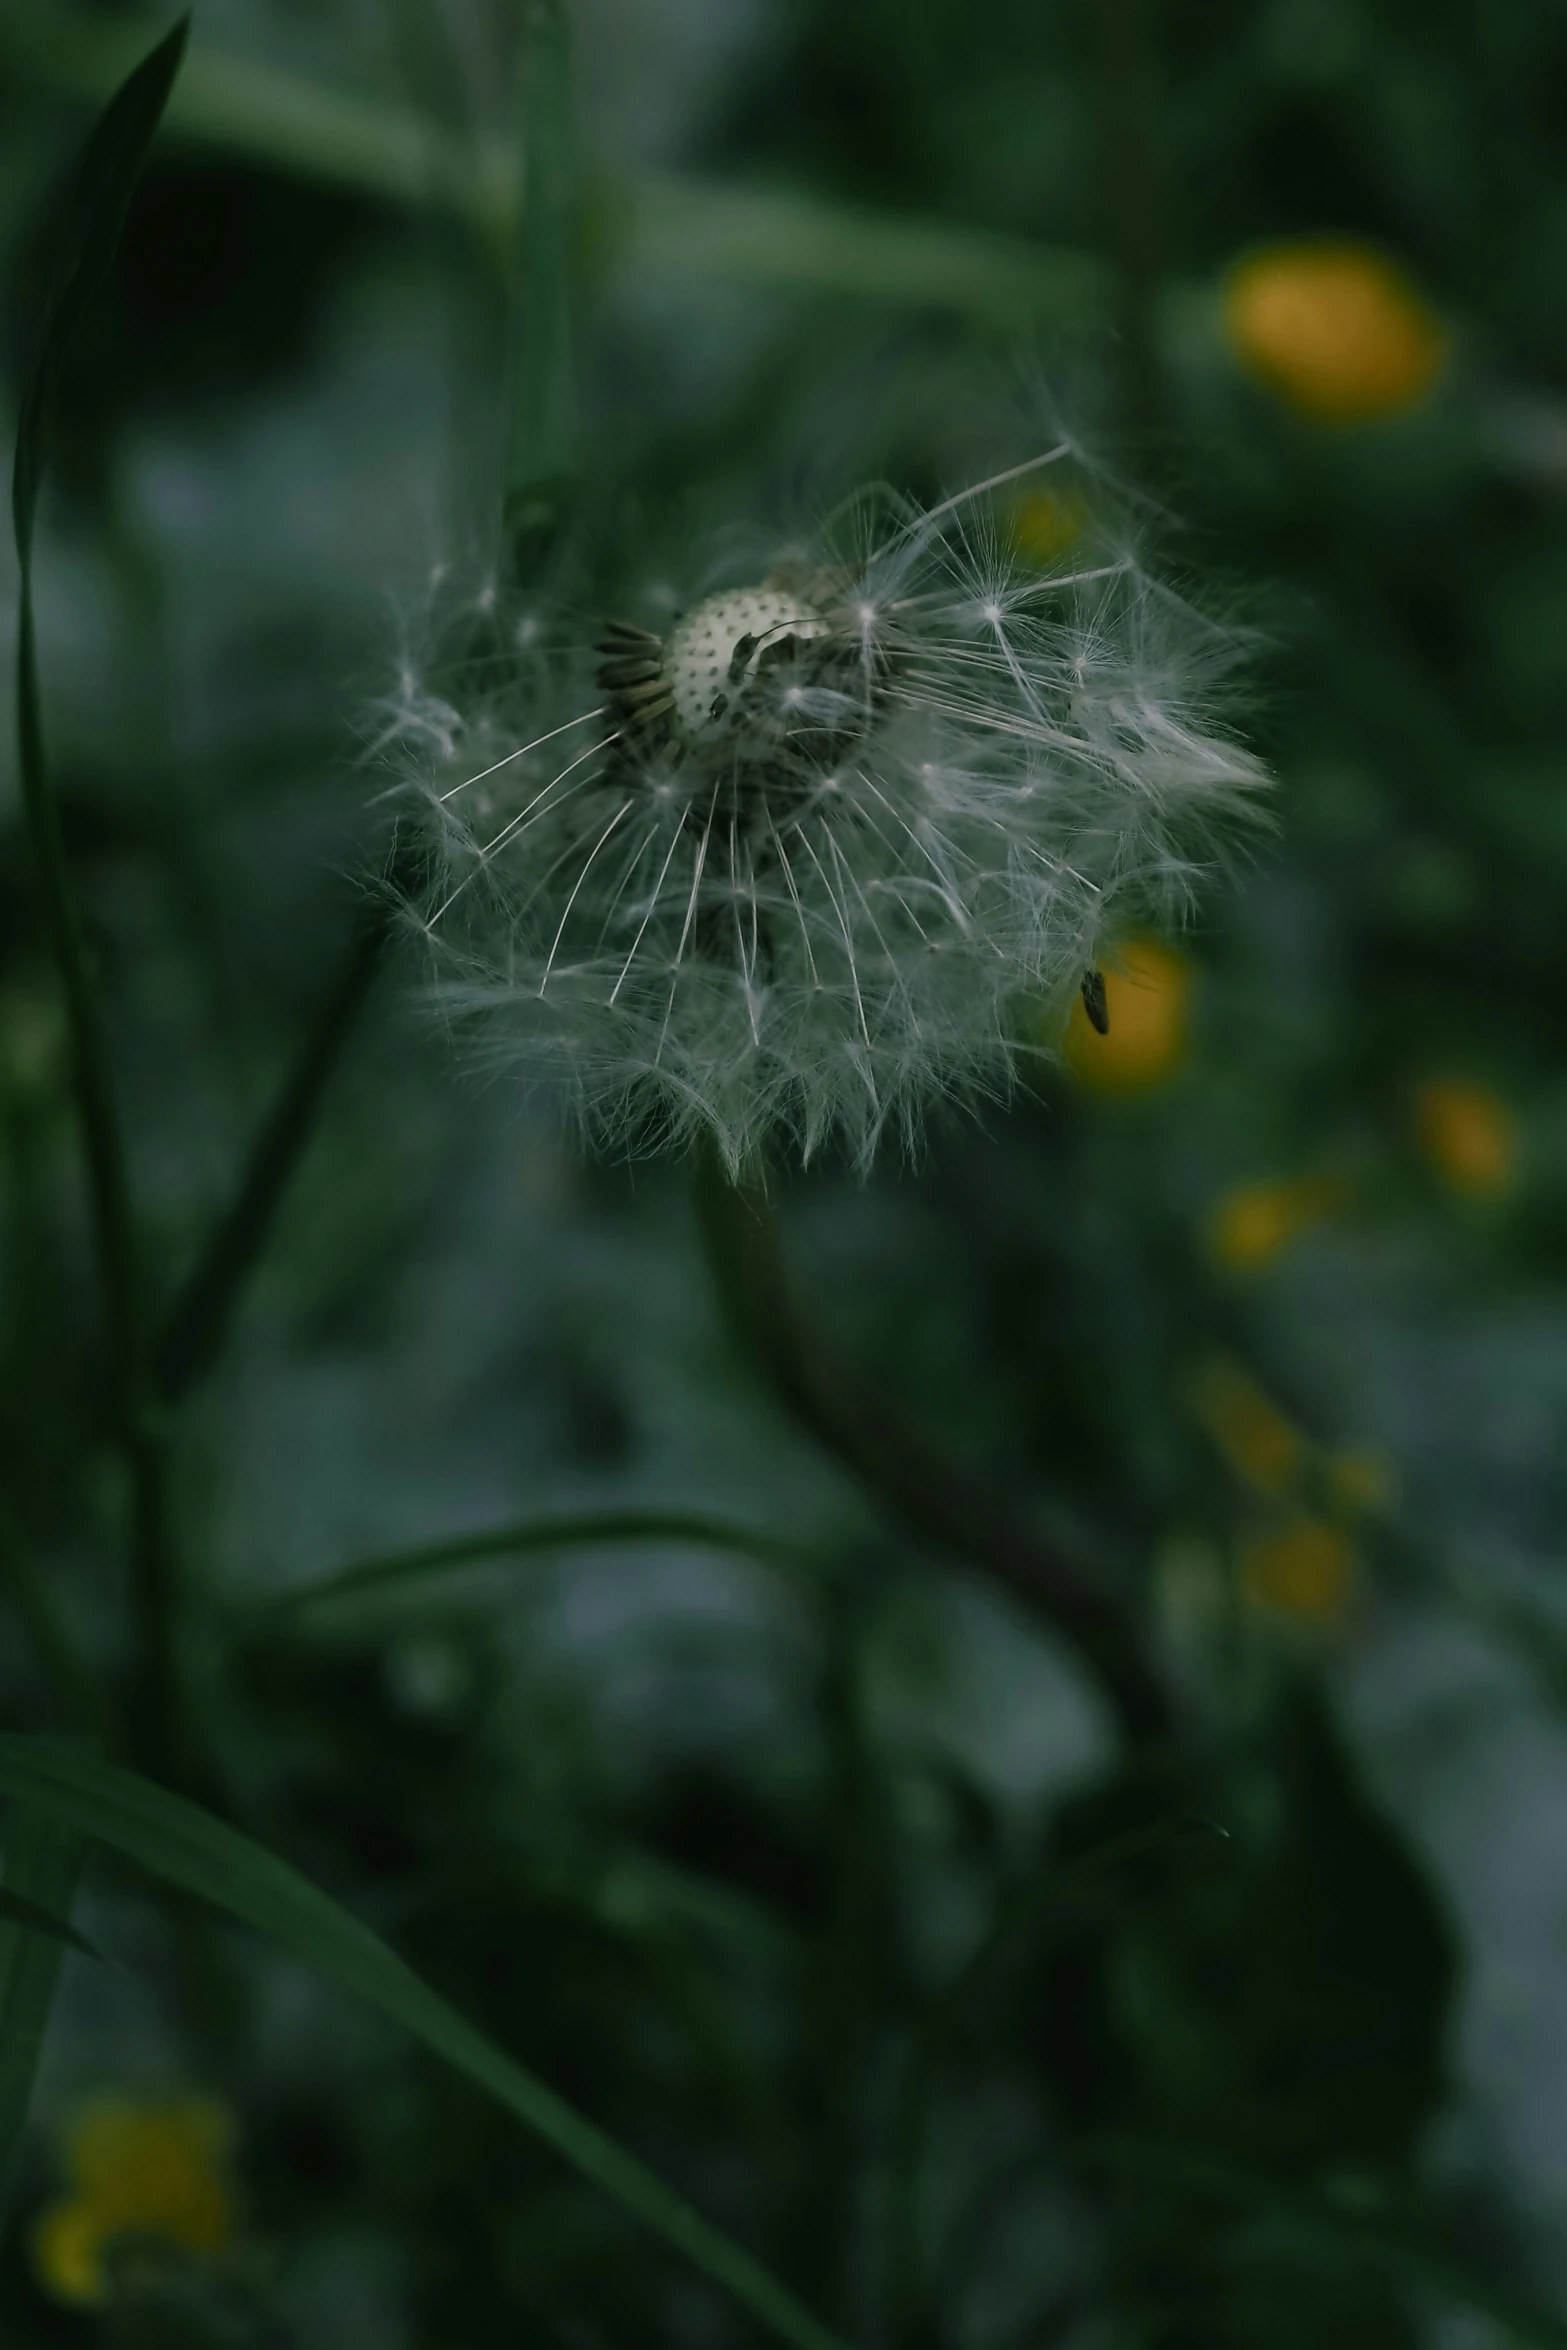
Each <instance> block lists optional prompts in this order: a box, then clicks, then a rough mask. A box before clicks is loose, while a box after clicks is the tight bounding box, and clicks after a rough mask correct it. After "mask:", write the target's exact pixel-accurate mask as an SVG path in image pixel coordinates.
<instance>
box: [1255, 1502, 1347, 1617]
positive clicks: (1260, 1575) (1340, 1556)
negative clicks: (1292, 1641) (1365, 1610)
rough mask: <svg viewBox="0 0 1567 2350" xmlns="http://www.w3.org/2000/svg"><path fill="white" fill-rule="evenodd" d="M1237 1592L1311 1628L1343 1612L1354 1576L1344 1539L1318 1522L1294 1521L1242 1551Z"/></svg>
mask: <svg viewBox="0 0 1567 2350" xmlns="http://www.w3.org/2000/svg"><path fill="white" fill-rule="evenodd" d="M1240 1570H1241V1589H1242V1590H1243V1591H1244V1592H1245V1594H1246V1596H1247V1598H1248V1599H1250V1600H1252V1601H1254V1602H1255V1603H1256V1604H1257V1605H1258V1606H1260V1607H1268V1608H1273V1609H1275V1610H1276V1611H1277V1612H1278V1613H1279V1614H1281V1615H1288V1616H1299V1617H1302V1618H1305V1619H1306V1620H1308V1621H1310V1622H1312V1623H1332V1622H1333V1621H1335V1620H1336V1619H1337V1618H1338V1617H1339V1616H1341V1615H1342V1614H1343V1612H1344V1608H1345V1605H1346V1603H1347V1601H1348V1599H1349V1594H1350V1590H1351V1587H1352V1585H1353V1582H1354V1576H1355V1553H1354V1549H1353V1547H1352V1545H1351V1543H1350V1541H1349V1538H1348V1536H1347V1535H1345V1534H1342V1533H1341V1532H1340V1531H1339V1529H1338V1527H1336V1526H1329V1525H1327V1524H1326V1523H1325V1522H1324V1521H1323V1520H1322V1519H1321V1518H1292V1519H1291V1520H1290V1521H1289V1522H1288V1523H1287V1524H1286V1525H1283V1526H1279V1527H1276V1528H1274V1529H1273V1531H1272V1532H1270V1533H1267V1534H1262V1535H1259V1536H1257V1537H1256V1538H1255V1539H1254V1540H1253V1541H1251V1542H1248V1543H1247V1544H1246V1545H1245V1546H1244V1548H1243V1549H1242V1551H1241V1559H1240Z"/></svg>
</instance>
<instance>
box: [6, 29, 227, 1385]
mask: <svg viewBox="0 0 1567 2350" xmlns="http://www.w3.org/2000/svg"><path fill="white" fill-rule="evenodd" d="M189 29H190V28H189V19H188V18H187V19H184V20H183V21H182V22H181V23H180V24H178V25H176V26H175V28H174V30H173V32H171V33H170V34H169V35H168V36H167V38H166V39H164V40H163V41H160V42H159V44H158V46H157V48H156V49H154V50H153V52H152V54H151V55H150V56H149V57H147V58H145V59H144V60H143V62H142V63H141V64H140V65H139V66H137V68H136V70H135V71H134V72H133V73H132V74H131V75H130V77H129V78H128V80H126V81H125V82H124V83H123V84H122V85H121V87H120V88H119V89H118V90H117V91H116V92H115V95H114V96H113V97H112V98H111V99H110V101H109V103H108V105H107V106H106V107H105V109H104V111H103V113H102V115H101V116H100V117H99V119H98V123H97V125H96V127H95V129H94V131H93V134H92V137H91V138H90V139H89V140H88V142H87V146H86V149H85V151H84V153H83V155H82V159H81V163H80V165H79V166H78V169H77V175H76V179H75V182H74V185H73V187H72V190H71V196H70V201H69V204H68V206H67V209H66V213H65V217H64V220H63V221H62V223H61V228H60V236H59V245H58V249H57V254H56V259H55V268H54V274H53V281H52V285H51V290H50V294H49V301H48V309H47V311H46V314H45V318H44V323H43V330H42V332H41V334H40V336H39V340H38V348H37V350H36V352H35V354H34V357H33V362H32V365H31V367H30V368H29V370H28V372H27V375H26V378H25V380H24V382H23V386H22V400H21V409H20V413H19V416H18V420H17V428H16V462H15V466H14V469H13V472H12V476H11V517H12V522H13V525H14V528H15V532H16V552H17V562H18V566H19V569H20V573H21V581H20V590H21V592H20V596H19V600H18V609H17V682H16V710H17V736H18V753H19V760H20V767H21V778H22V799H23V804H24V807H25V809H26V814H27V825H28V831H29V833H30V835H31V839H32V846H33V854H34V857H35V859H36V862H37V865H38V872H39V880H40V883H41V886H42V892H43V901H44V914H45V919H46V923H47V927H48V931H49V941H50V945H51V948H52V949H53V953H54V958H55V961H56V962H57V964H58V965H59V969H60V977H61V982H62V985H63V987H64V991H65V1000H66V1014H67V1018H68V1020H69V1023H70V1032H71V1053H72V1065H73V1080H74V1084H75V1089H76V1095H77V1106H78V1111H79V1114H80V1118H81V1123H82V1132H83V1142H84V1147H85V1150H86V1156H87V1168H88V1180H89V1184H90V1188H91V1195H92V1207H93V1223H94V1228H95V1235H96V1241H97V1249H98V1257H99V1264H100V1269H101V1273H102V1278H103V1284H104V1293H105V1307H106V1312H107V1316H108V1322H109V1333H110V1343H111V1346H112V1348H113V1350H114V1353H115V1356H116V1366H117V1371H118V1374H119V1378H120V1382H121V1387H122V1393H123V1392H124V1391H125V1390H127V1389H128V1388H129V1386H130V1384H131V1382H132V1379H133V1377H134V1363H135V1357H136V1353H137V1347H138V1339H137V1327H138V1308H137V1298H136V1274H135V1262H134V1248H133V1239H132V1232H131V1215H130V1200H129V1193H128V1188H127V1183H126V1174H125V1152H124V1145H123V1143H122V1140H121V1136H120V1126H119V1115H118V1111H117V1108H116V1105H115V1100H114V1089H113V1085H112V1083H111V1080H110V1076H109V1067H108V1056H107V1053H106V1050H105V1047H104V1041H103V1032H102V1026H101V1023H100V1020H99V1016H98V1007H97V1002H96V999H95V997H94V993H93V988H92V983H91V979H90V976H89V970H88V960H87V948H86V941H85V939H84V937H83V934H82V927H81V919H80V916H79V915H78V913H77V910H76V903H75V900H74V898H73V896H72V894H71V888H70V883H69V880H68V877H67V873H66V863H65V849H64V843H63V841H62V839H61V835H60V820H59V811H58V809H57V807H56V804H55V798H54V793H53V790H52V788H51V786H50V782H49V774H48V767H47V763H46V760H45V756H44V740H43V715H42V707H41V700H40V693H39V684H38V657H37V642H36V630H35V623H34V616H33V564H32V555H33V526H34V523H35V521H36V518H37V513H38V492H39V487H40V484H41V482H42V479H43V467H44V456H45V446H46V440H47V434H48V426H49V420H50V412H51V409H52V407H53V403H54V395H55V388H56V384H57V382H58V379H59V374H60V368H61V365H62V363H63V361H64V358H65V353H66V349H67V347H68V345H69V343H70V340H71V337H72V335H73V334H74V332H75V330H76V327H77V324H78V322H79V321H80V319H81V316H82V313H83V311H84V310H85V309H86V308H87V305H88V304H89V302H91V300H92V298H93V296H94V294H95V293H96V292H97V291H98V288H99V287H100V286H101V285H102V283H103V281H104V279H105V278H106V277H107V275H108V273H109V270H110V268H111V266H112V264H113V261H114V256H115V252H116V250H117V248H118V246H119V242H120V234H121V231H122V229H123V228H124V225H125V216H126V213H127V212H128V211H129V209H130V202H131V198H132V196H133V195H134V194H135V191H136V184H137V181H138V180H139V179H140V177H141V174H142V168H143V166H144V164H145V163H146V160H147V153H148V150H149V148H150V147H151V145H152V140H153V135H154V133H155V132H156V130H157V127H158V123H159V121H160V119H161V117H162V114H163V110H164V107H165V106H166V105H167V103H168V97H169V92H170V91H171V89H172V88H173V86H174V77H175V75H176V74H177V73H178V71H179V66H180V59H181V58H182V56H183V55H184V51H185V41H186V36H187V33H188V32H189Z"/></svg>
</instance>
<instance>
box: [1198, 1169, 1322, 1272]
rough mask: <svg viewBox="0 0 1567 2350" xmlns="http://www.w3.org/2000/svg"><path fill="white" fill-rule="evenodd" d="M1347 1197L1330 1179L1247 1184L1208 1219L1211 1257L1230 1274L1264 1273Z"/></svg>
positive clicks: (1298, 1178)
mask: <svg viewBox="0 0 1567 2350" xmlns="http://www.w3.org/2000/svg"><path fill="white" fill-rule="evenodd" d="M1344 1197H1345V1191H1344V1186H1343V1184H1342V1183H1341V1182H1340V1181H1339V1180H1338V1179H1337V1178H1336V1177H1334V1176H1330V1175H1303V1176H1295V1177H1293V1178H1290V1179H1287V1180H1285V1181H1282V1182H1275V1183H1243V1184H1241V1185H1239V1186H1238V1187H1237V1189H1236V1190H1234V1191H1230V1192H1226V1193H1225V1195H1224V1197H1223V1199H1221V1200H1220V1201H1219V1203H1218V1206H1217V1207H1216V1208H1215V1209H1214V1211H1213V1214H1212V1216H1211V1217H1210V1218H1209V1223H1208V1249H1209V1253H1210V1255H1211V1256H1213V1258H1214V1259H1215V1260H1216V1262H1217V1263H1219V1264H1221V1265H1223V1266H1224V1267H1225V1269H1226V1271H1228V1272H1231V1273H1260V1272H1261V1271H1262V1270H1263V1269H1264V1267H1265V1266H1268V1265H1271V1264H1272V1263H1273V1262H1274V1260H1275V1259H1276V1258H1278V1257H1281V1256H1282V1255H1283V1254H1284V1251H1285V1250H1286V1249H1287V1248H1288V1247H1289V1246H1290V1244H1291V1243H1292V1242H1293V1241H1295V1240H1298V1239H1299V1237H1300V1235H1301V1234H1302V1233H1303V1232H1305V1231H1308V1230H1309V1229H1310V1227H1311V1226H1312V1225H1313V1224H1320V1223H1321V1222H1322V1219H1323V1218H1324V1217H1325V1216H1328V1215H1331V1214H1332V1212H1333V1210H1334V1209H1335V1208H1337V1207H1341V1206H1342V1205H1343V1203H1344Z"/></svg>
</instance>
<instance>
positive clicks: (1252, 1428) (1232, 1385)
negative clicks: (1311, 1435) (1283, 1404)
mask: <svg viewBox="0 0 1567 2350" xmlns="http://www.w3.org/2000/svg"><path fill="white" fill-rule="evenodd" d="M1195 1400H1196V1405H1197V1413H1198V1417H1199V1418H1200V1419H1201V1421H1202V1423H1203V1426H1204V1427H1205V1428H1206V1429H1207V1431H1208V1433H1209V1435H1210V1436H1211V1437H1212V1438H1213V1440H1214V1442H1215V1443H1216V1444H1217V1445H1218V1447H1219V1450H1220V1451H1221V1452H1222V1453H1223V1455H1224V1457H1225V1459H1226V1460H1227V1461H1228V1462H1229V1464H1230V1467H1231V1468H1232V1469H1234V1470H1235V1472H1236V1474H1237V1475H1238V1476H1241V1477H1244V1478H1245V1480H1246V1482H1247V1484H1248V1485H1254V1486H1255V1487H1256V1488H1257V1491H1258V1492H1259V1493H1272V1494H1279V1493H1287V1492H1288V1491H1289V1489H1290V1487H1291V1486H1292V1485H1293V1484H1294V1483H1295V1481H1296V1479H1297V1478H1298V1477H1299V1476H1300V1473H1301V1469H1302V1467H1303V1465H1304V1462H1305V1459H1306V1450H1307V1447H1306V1440H1305V1438H1304V1437H1303V1436H1302V1434H1301V1432H1300V1430H1299V1429H1298V1428H1297V1427H1296V1426H1295V1423H1294V1422H1293V1420H1287V1419H1286V1418H1285V1416H1284V1414H1283V1413H1282V1412H1281V1411H1280V1410H1279V1408H1278V1406H1277V1404H1275V1403H1274V1402H1273V1400H1272V1398H1271V1397H1270V1396H1267V1395H1265V1394H1264V1393H1263V1391H1262V1389H1261V1388H1260V1387H1259V1386H1258V1385H1257V1383H1256V1381H1255V1380H1254V1379H1250V1378H1248V1377H1247V1375H1246V1373H1245V1372H1244V1371H1243V1370H1241V1369H1240V1367H1239V1366H1238V1365H1237V1364H1234V1363H1224V1362H1217V1363H1211V1364H1209V1366H1208V1367H1207V1368H1206V1369H1205V1370H1204V1371H1202V1372H1201V1373H1200V1374H1199V1376H1198V1379H1197V1385H1196V1396H1195Z"/></svg>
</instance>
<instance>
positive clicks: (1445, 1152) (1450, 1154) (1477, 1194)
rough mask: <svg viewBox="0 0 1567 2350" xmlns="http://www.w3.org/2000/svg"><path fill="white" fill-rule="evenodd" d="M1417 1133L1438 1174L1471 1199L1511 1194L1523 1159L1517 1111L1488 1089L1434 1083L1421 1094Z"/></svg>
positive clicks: (1417, 1101)
mask: <svg viewBox="0 0 1567 2350" xmlns="http://www.w3.org/2000/svg"><path fill="white" fill-rule="evenodd" d="M1415 1131H1416V1133H1417V1135H1418V1137H1419V1140H1420V1146H1421V1148H1422V1150H1423V1151H1424V1152H1425V1155H1426V1157H1427V1158H1428V1159H1429V1160H1430V1161H1431V1164H1432V1165H1433V1166H1434V1167H1435V1169H1436V1171H1437V1173H1438V1174H1439V1175H1440V1176H1442V1177H1443V1179H1444V1181H1446V1182H1447V1183H1449V1184H1450V1185H1451V1186H1452V1188H1453V1190H1454V1191H1462V1192H1466V1193H1468V1194H1469V1196H1470V1197H1471V1198H1476V1199H1478V1198H1483V1197H1484V1196H1485V1195H1486V1194H1488V1193H1491V1192H1498V1191H1505V1190H1506V1188H1507V1186H1508V1184H1509V1183H1510V1182H1511V1181H1512V1177H1513V1169H1514V1167H1515V1166H1516V1164H1517V1158H1518V1133H1517V1125H1516V1122H1515V1120H1514V1117H1513V1114H1512V1111H1511V1110H1510V1109H1509V1108H1508V1106H1507V1104H1506V1103H1505V1102H1504V1101H1502V1100H1500V1099H1499V1098H1498V1096H1497V1095H1496V1094H1494V1093H1492V1092H1490V1091H1489V1090H1488V1089H1487V1087H1485V1086H1483V1085H1466V1084H1463V1083H1462V1082H1460V1081H1459V1080H1458V1079H1433V1081H1432V1082H1431V1083H1430V1084H1429V1085H1422V1086H1421V1087H1420V1088H1419V1089H1418V1091H1417V1092H1416V1095H1415Z"/></svg>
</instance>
